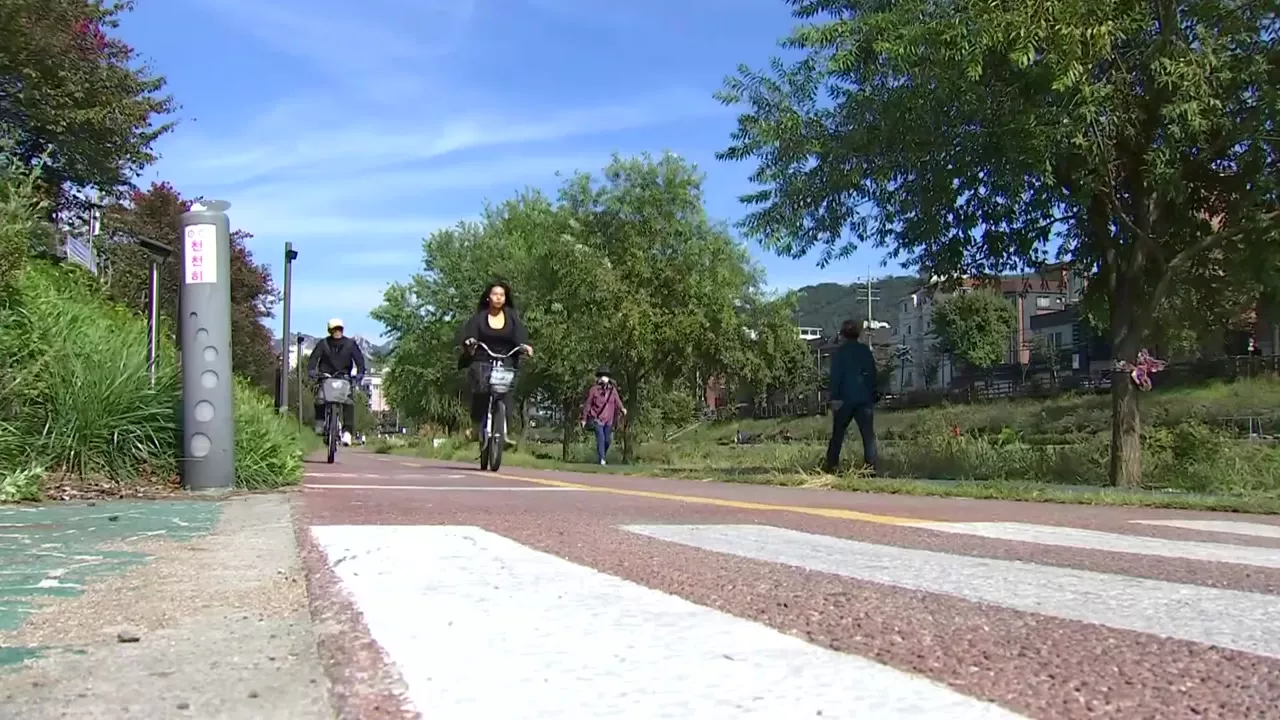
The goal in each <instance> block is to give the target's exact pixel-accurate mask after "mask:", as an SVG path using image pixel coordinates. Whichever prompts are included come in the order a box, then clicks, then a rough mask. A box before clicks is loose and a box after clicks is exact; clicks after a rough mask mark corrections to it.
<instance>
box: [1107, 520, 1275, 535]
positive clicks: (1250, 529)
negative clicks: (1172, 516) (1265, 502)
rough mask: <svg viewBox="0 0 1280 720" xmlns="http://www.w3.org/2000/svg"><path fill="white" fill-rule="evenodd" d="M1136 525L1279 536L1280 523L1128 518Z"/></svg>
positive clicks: (1231, 533)
mask: <svg viewBox="0 0 1280 720" xmlns="http://www.w3.org/2000/svg"><path fill="white" fill-rule="evenodd" d="M1129 522H1132V523H1136V524H1138V525H1158V526H1164V527H1171V528H1181V529H1183V530H1200V531H1203V532H1216V533H1227V534H1230V535H1252V536H1253V537H1265V538H1280V525H1268V524H1266V523H1252V522H1240V521H1238V520H1130V521H1129Z"/></svg>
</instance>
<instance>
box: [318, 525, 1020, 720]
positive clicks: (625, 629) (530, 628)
mask: <svg viewBox="0 0 1280 720" xmlns="http://www.w3.org/2000/svg"><path fill="white" fill-rule="evenodd" d="M311 530H312V533H313V534H314V536H315V538H316V541H317V543H318V544H319V545H320V546H321V547H323V548H324V550H325V553H326V554H327V555H328V557H329V562H330V563H331V565H332V566H333V569H334V572H336V573H337V575H338V576H339V577H340V578H341V579H342V582H343V584H344V586H345V587H346V590H347V591H348V592H349V593H350V594H351V596H352V597H353V599H354V600H355V602H356V603H357V604H358V605H359V607H360V611H361V614H362V615H363V617H364V620H365V622H366V623H367V624H368V627H369V632H370V634H371V635H372V636H373V638H374V639H375V640H376V641H377V642H378V643H379V644H380V645H381V646H382V648H383V650H384V651H385V652H386V653H387V656H388V657H389V658H390V659H391V660H392V661H393V662H394V663H395V664H396V666H397V667H398V669H399V670H400V674H401V676H402V677H403V678H404V681H405V684H406V686H407V688H408V693H407V694H408V697H409V698H410V699H411V701H412V703H413V704H414V705H415V706H416V708H417V709H419V710H422V711H425V712H428V713H429V714H430V716H431V717H432V718H437V719H439V720H472V719H473V718H484V719H485V720H525V719H526V718H629V719H632V720H641V719H644V720H659V719H662V718H671V719H672V720H675V719H677V718H678V719H679V720H686V719H688V718H731V717H732V718H748V717H750V718H768V719H769V720H775V719H776V718H802V717H817V716H821V717H823V718H833V719H838V720H845V719H850V718H876V719H877V720H906V719H908V718H910V719H913V720H914V719H917V718H947V719H948V720H976V719H979V718H982V719H984V720H996V719H1002V720H1003V719H1005V718H1017V717H1020V716H1018V715H1016V714H1014V713H1012V712H1009V711H1007V710H1004V709H1002V708H1000V707H997V706H995V705H991V704H988V703H984V702H981V701H978V700H975V699H973V698H969V697H967V696H965V695H962V694H960V693H958V692H956V691H954V690H952V689H950V688H947V687H944V686H942V685H939V684H937V683H934V682H932V681H930V680H928V679H926V678H922V677H918V676H915V675H911V674H909V673H904V672H902V671H900V670H896V669H892V668H889V667H886V666H884V665H880V664H878V663H875V662H872V661H870V660H866V659H863V658H860V657H857V656H854V655H846V654H843V653H839V652H835V651H832V650H827V649H824V648H820V647H817V646H815V645H810V644H809V643H806V642H804V641H803V640H800V639H799V638H794V637H791V636H788V635H784V634H782V633H780V632H777V631H775V630H773V629H771V628H768V627H766V626H764V625H760V624H757V623H753V622H750V621H747V620H743V619H741V618H737V617H734V616H732V615H727V614H725V613H721V612H719V611H716V610H712V609H710V608H706V607H702V606H699V605H695V604H693V603H690V602H688V601H686V600H683V599H680V598H677V597H674V596H671V595H667V594H665V593H662V592H659V591H657V590H652V589H649V588H646V587H643V586H641V585H637V584H635V583H631V582H628V581H625V580H622V579H619V578H616V577H613V576H610V575H606V574H604V573H601V572H599V571H596V570H593V569H591V568H587V567H584V566H581V565H575V564H574V563H571V562H569V561H567V560H563V559H561V558H557V557H555V556H552V555H548V554H546V553H541V552H538V551H535V550H532V549H530V548H527V547H524V546H522V545H520V544H518V543H515V542H513V541H511V540H508V539H507V538H504V537H501V536H499V535H495V534H493V533H490V532H487V531H484V530H481V529H479V528H473V527H451V526H385V525H384V526H367V525H361V526H322V527H313V528H312V529H311Z"/></svg>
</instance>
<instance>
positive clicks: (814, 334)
mask: <svg viewBox="0 0 1280 720" xmlns="http://www.w3.org/2000/svg"><path fill="white" fill-rule="evenodd" d="M799 330H800V339H801V340H804V341H805V342H808V341H810V340H820V339H822V328H820V327H802V328H799Z"/></svg>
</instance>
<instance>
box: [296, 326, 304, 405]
mask: <svg viewBox="0 0 1280 720" xmlns="http://www.w3.org/2000/svg"><path fill="white" fill-rule="evenodd" d="M297 358H298V427H302V365H303V363H302V334H301V333H299V334H298V355H297Z"/></svg>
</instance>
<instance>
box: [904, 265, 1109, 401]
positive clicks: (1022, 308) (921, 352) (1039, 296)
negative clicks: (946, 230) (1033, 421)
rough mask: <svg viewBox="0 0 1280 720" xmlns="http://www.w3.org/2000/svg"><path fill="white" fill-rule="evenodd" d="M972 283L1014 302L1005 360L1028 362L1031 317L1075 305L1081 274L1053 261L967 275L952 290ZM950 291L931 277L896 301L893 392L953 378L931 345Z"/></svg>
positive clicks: (946, 383) (947, 363)
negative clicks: (1007, 272) (1023, 269)
mask: <svg viewBox="0 0 1280 720" xmlns="http://www.w3.org/2000/svg"><path fill="white" fill-rule="evenodd" d="M975 289H987V290H991V291H994V292H997V293H999V294H1000V295H1002V296H1004V297H1005V298H1006V299H1008V300H1009V302H1011V303H1013V305H1014V307H1015V308H1016V309H1017V313H1018V324H1017V327H1016V328H1015V329H1014V331H1013V332H1012V333H1010V335H1009V343H1008V347H1007V349H1006V352H1005V359H1004V362H1005V364H1007V365H1019V364H1021V365H1026V364H1028V363H1030V362H1031V346H1032V339H1033V336H1034V334H1033V332H1032V330H1033V328H1032V322H1031V319H1032V318H1034V317H1036V316H1039V315H1046V314H1049V313H1059V312H1062V311H1064V310H1066V309H1067V308H1068V307H1070V306H1073V305H1075V304H1076V302H1078V301H1079V299H1080V297H1081V295H1082V294H1083V292H1084V284H1083V279H1082V278H1081V277H1080V276H1079V275H1078V274H1076V273H1073V272H1071V270H1070V268H1069V267H1068V266H1067V265H1065V264H1057V265H1050V266H1047V267H1045V268H1044V269H1043V270H1041V271H1040V272H1038V273H1025V274H1021V275H1013V276H1006V277H1000V278H994V279H984V278H973V279H965V280H962V281H961V282H960V287H959V288H957V289H956V290H955V291H954V292H969V291H972V290H975ZM952 294H954V293H953V292H943V291H941V290H938V289H937V284H932V283H931V284H929V285H926V286H924V287H921V288H920V289H918V290H916V291H915V292H913V293H911V294H910V295H908V296H906V297H904V298H902V299H901V300H900V301H899V303H898V322H897V323H896V325H895V326H894V327H893V328H892V330H891V334H892V337H893V343H894V345H896V346H897V348H896V349H895V357H896V358H897V363H898V372H896V373H895V374H894V378H893V382H892V383H891V384H890V387H891V388H892V390H893V391H894V392H909V391H912V390H924V389H926V387H937V388H945V387H948V386H950V385H951V383H952V381H953V380H954V379H955V376H956V368H955V367H954V365H953V362H952V360H951V359H950V358H947V357H941V356H939V355H938V353H937V352H936V350H935V349H934V345H935V344H936V342H937V336H936V335H935V334H934V324H933V313H934V308H935V307H936V305H937V304H938V303H939V302H942V301H944V300H946V299H947V298H948V297H950V296H951V295H952ZM1044 332H1047V331H1044ZM1055 332H1057V331H1055ZM926 369H927V370H928V371H934V374H935V376H934V377H929V378H927V377H925V374H926V371H927V370H926Z"/></svg>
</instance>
